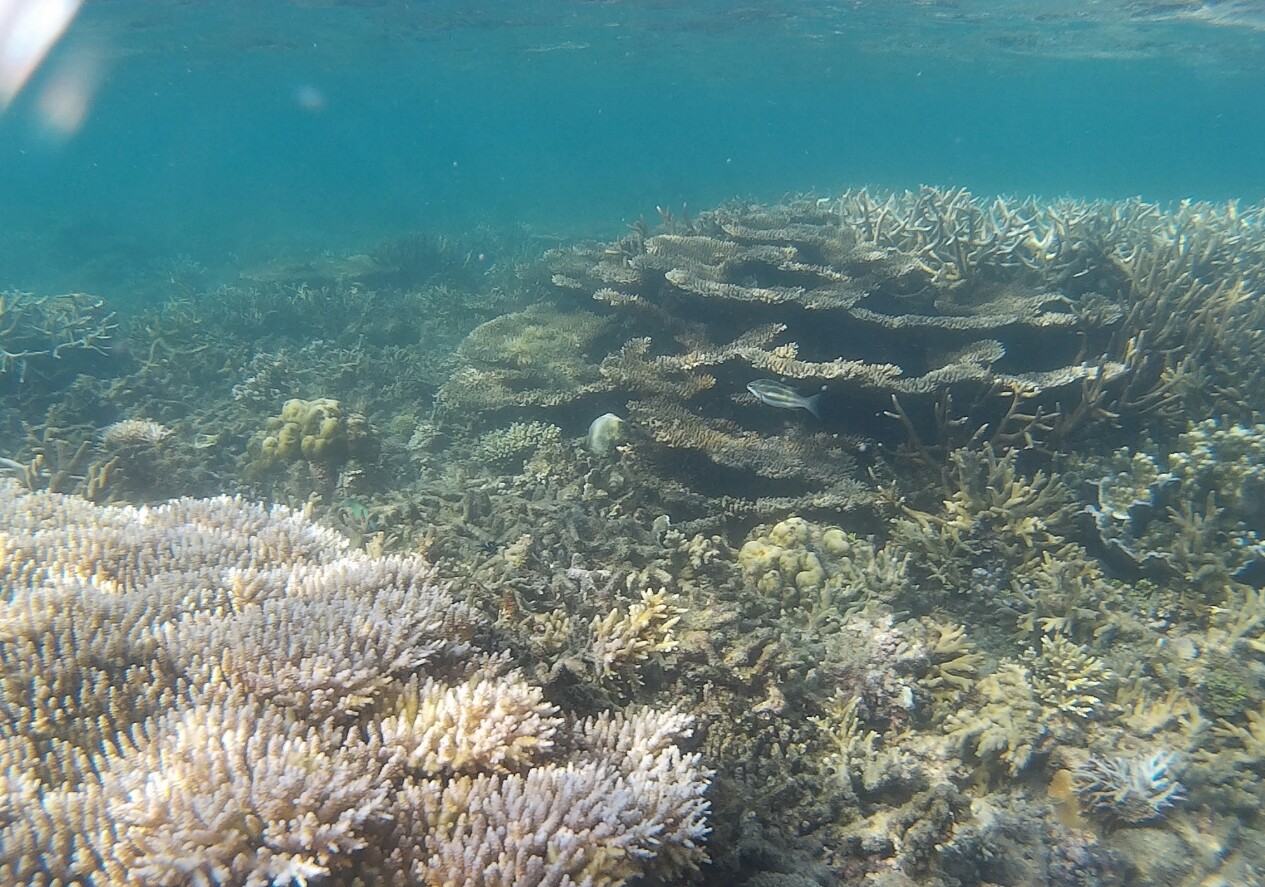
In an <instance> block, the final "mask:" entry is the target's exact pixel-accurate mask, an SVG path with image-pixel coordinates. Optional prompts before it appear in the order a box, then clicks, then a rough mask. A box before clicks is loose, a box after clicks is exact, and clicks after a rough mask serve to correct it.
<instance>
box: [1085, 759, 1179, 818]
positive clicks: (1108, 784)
mask: <svg viewBox="0 0 1265 887" xmlns="http://www.w3.org/2000/svg"><path fill="white" fill-rule="evenodd" d="M1176 765H1177V755H1176V754H1174V753H1173V752H1170V751H1160V752H1156V753H1155V754H1152V755H1147V756H1135V757H1125V756H1123V755H1120V756H1116V757H1110V758H1099V757H1091V758H1090V759H1089V760H1088V761H1086V762H1085V763H1084V764H1082V765H1081V766H1079V767H1077V768H1076V770H1075V771H1073V774H1072V785H1073V787H1074V789H1075V791H1076V794H1077V795H1078V796H1079V797H1080V799H1081V800H1082V801H1083V802H1084V803H1085V805H1086V806H1087V807H1089V808H1090V809H1091V810H1093V811H1095V812H1096V813H1099V814H1101V815H1103V816H1105V817H1108V818H1110V819H1114V820H1118V821H1119V822H1126V823H1140V822H1150V821H1151V820H1153V819H1158V818H1160V817H1161V816H1163V815H1164V813H1165V812H1167V811H1168V809H1169V808H1170V807H1172V806H1173V805H1174V804H1176V803H1178V802H1179V801H1181V800H1182V799H1183V798H1184V797H1185V789H1184V788H1183V786H1182V784H1181V783H1180V782H1178V781H1177V778H1176V777H1175V776H1174V774H1173V770H1174V769H1175V767H1176Z"/></svg>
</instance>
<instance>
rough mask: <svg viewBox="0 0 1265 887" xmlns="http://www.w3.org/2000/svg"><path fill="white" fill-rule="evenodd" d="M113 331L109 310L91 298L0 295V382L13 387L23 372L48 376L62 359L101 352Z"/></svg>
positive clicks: (114, 325)
mask: <svg viewBox="0 0 1265 887" xmlns="http://www.w3.org/2000/svg"><path fill="white" fill-rule="evenodd" d="M117 330H118V323H117V322H116V321H115V318H114V312H112V311H110V310H109V309H108V308H106V306H105V303H104V302H103V301H102V300H101V299H98V298H95V297H93V296H89V295H85V294H83V293H70V294H67V295H61V296H51V297H45V298H36V297H35V296H33V295H31V294H30V293H20V292H0V380H3V383H4V387H5V388H10V387H16V386H17V385H21V384H22V383H23V382H25V381H26V379H27V377H28V374H29V375H30V376H31V377H32V378H34V377H36V376H39V375H51V374H52V373H54V372H55V371H56V368H57V363H56V362H57V361H59V360H62V359H64V358H66V357H68V356H71V355H75V354H79V355H82V354H86V353H93V352H95V353H97V354H104V353H105V351H106V349H107V348H109V347H110V345H111V343H112V342H113V339H114V334H115V332H116V331H117Z"/></svg>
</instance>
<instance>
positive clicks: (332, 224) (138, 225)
mask: <svg viewBox="0 0 1265 887" xmlns="http://www.w3.org/2000/svg"><path fill="white" fill-rule="evenodd" d="M1174 12H1182V13H1184V14H1188V15H1194V14H1197V15H1198V16H1200V18H1198V19H1195V20H1182V21H1172V20H1169V19H1171V18H1172V15H1173V13H1174ZM1251 12H1252V10H1251V9H1250V8H1244V5H1243V4H1234V5H1233V6H1231V5H1227V4H1221V5H1212V6H1211V7H1201V8H1196V7H1195V6H1193V5H1188V4H1178V5H1176V6H1174V5H1172V4H1167V5H1159V6H1157V9H1155V10H1150V9H1147V8H1145V7H1143V6H1141V5H1139V4H1122V5H1121V6H1119V7H1118V8H1110V9H1103V8H1102V7H1101V6H1099V5H1086V6H1085V7H1084V8H1080V7H1079V5H1077V4H1061V5H1059V6H1058V7H1057V8H1055V9H1053V10H1052V11H1051V10H1044V11H1043V10H1042V9H1040V8H1039V7H1032V6H1029V5H1026V4H1020V5H1014V4H997V5H996V6H989V5H987V4H960V5H959V4H949V5H921V4H893V3H870V4H866V3H854V4H839V5H828V4H827V5H818V4H793V3H779V4H749V5H747V6H743V7H740V8H738V7H733V8H731V7H730V6H729V5H728V4H697V3H695V4H673V3H522V4H484V5H480V4H464V3H440V4H434V3H426V4H409V3H376V4H375V3H365V4H357V3H348V4H338V3H294V4H289V3H262V4H255V3H251V4H246V3H186V4H159V3H139V2H138V3H128V2H97V3H92V2H90V3H88V4H87V5H86V6H85V7H84V8H83V9H82V11H81V14H80V16H79V17H78V19H77V20H76V21H75V22H74V23H73V25H72V26H71V28H70V29H69V31H68V33H67V35H66V37H65V38H64V39H63V40H62V41H61V43H60V44H59V45H58V46H57V47H56V49H55V50H54V52H53V53H52V54H51V55H50V57H49V58H48V59H47V61H46V63H45V65H44V66H43V67H42V69H41V70H40V71H39V73H38V74H37V75H36V77H35V78H34V79H33V81H32V82H31V83H30V84H29V85H28V87H27V88H26V89H25V90H24V91H23V93H22V94H21V95H20V96H19V99H18V101H17V102H16V103H15V104H14V106H13V107H11V108H10V109H9V111H8V112H7V113H6V114H5V115H4V116H3V117H0V214H3V217H4V219H5V224H4V228H5V231H4V234H3V236H2V237H0V284H2V285H4V286H10V287H24V288H28V289H29V288H37V289H39V288H45V287H46V286H47V287H52V286H61V287H72V286H73V287H80V288H96V289H101V288H102V287H106V288H109V289H111V290H117V289H118V288H119V287H120V285H121V282H122V281H123V280H125V279H126V278H127V276H128V272H129V270H130V271H135V269H136V268H137V267H138V266H144V265H147V264H149V263H154V262H162V261H166V260H169V259H170V257H174V256H181V257H188V258H192V259H193V260H195V261H197V262H199V263H202V264H204V265H206V266H208V267H218V266H221V265H234V264H237V265H240V263H243V262H244V263H249V262H252V261H259V260H262V259H265V258H270V257H272V256H273V255H275V254H276V253H277V252H279V251H282V250H287V249H293V248H296V247H297V248H307V249H316V250H319V249H330V248H338V249H341V248H344V247H346V248H353V247H354V246H355V245H357V244H363V243H369V242H373V241H374V240H375V239H377V238H380V237H382V236H384V235H387V234H390V233H392V232H395V231H399V230H401V229H403V230H410V229H417V228H422V229H427V230H445V229H454V228H455V229H462V228H468V227H470V226H473V225H476V224H484V225H493V226H505V225H512V224H518V223H526V224H529V225H531V226H532V227H533V230H535V231H536V232H538V233H541V234H567V235H570V234H576V233H582V234H585V235H590V236H606V235H611V234H615V233H618V232H619V231H620V230H621V229H622V227H623V225H624V224H625V223H627V222H628V221H631V220H633V219H635V218H637V217H638V216H639V215H643V214H649V215H651V216H653V215H654V207H655V206H656V205H665V206H680V205H681V204H688V205H690V206H692V207H697V208H702V207H705V206H709V205H713V204H714V203H716V202H718V201H720V200H723V199H727V198H729V197H732V196H735V195H749V196H754V197H757V198H760V199H773V198H776V197H778V196H780V195H782V194H784V193H787V192H800V191H809V190H812V191H817V192H820V193H832V192H835V193H837V192H838V190H839V189H841V188H843V187H848V186H860V185H878V186H885V187H892V188H904V187H916V186H917V185H918V184H919V183H936V184H952V185H958V186H965V187H968V188H971V189H972V190H973V191H975V192H976V193H994V192H1006V193H1038V194H1044V195H1072V196H1083V197H1103V198H1113V197H1121V196H1127V195H1133V194H1140V195H1142V196H1144V197H1146V198H1148V199H1154V200H1169V199H1177V198H1185V197H1193V198H1200V199H1227V198H1241V199H1244V200H1257V199H1259V198H1260V197H1261V196H1262V194H1263V193H1265V118H1263V117H1262V115H1261V114H1260V112H1259V108H1260V107H1262V106H1265V32H1260V31H1257V30H1254V29H1253V27H1252V25H1254V24H1256V20H1255V19H1253V18H1252V17H1251ZM1161 13H1162V15H1161ZM1214 13H1216V14H1218V15H1221V16H1223V17H1224V16H1225V15H1227V14H1229V13H1233V14H1234V16H1235V17H1234V18H1233V20H1232V22H1231V23H1230V24H1229V25H1214V24H1210V23H1209V22H1208V21H1206V19H1209V18H1213V17H1215V16H1214ZM1201 19H1203V20H1201ZM63 76H69V77H71V78H72V79H76V78H77V80H78V82H80V83H82V85H83V89H84V91H85V92H86V93H87V94H88V96H89V98H88V100H87V111H86V115H85V117H84V119H83V121H82V123H81V124H80V125H79V126H78V127H77V128H75V129H73V131H68V132H67V131H61V132H59V131H57V130H55V129H53V128H51V127H50V126H49V124H48V121H47V119H46V117H45V115H44V113H43V111H42V108H43V107H44V106H45V101H46V98H47V97H48V95H49V94H50V93H52V92H53V89H54V87H55V86H56V85H57V83H58V82H59V81H60V80H61V79H62V78H63ZM108 294H109V295H112V296H114V297H116V298H117V297H119V296H121V295H123V294H122V293H120V292H109V293H108Z"/></svg>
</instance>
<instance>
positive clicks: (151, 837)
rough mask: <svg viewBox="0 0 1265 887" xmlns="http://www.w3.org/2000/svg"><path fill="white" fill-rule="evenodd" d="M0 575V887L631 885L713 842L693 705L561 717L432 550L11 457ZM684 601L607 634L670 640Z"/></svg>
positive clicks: (688, 859)
mask: <svg viewBox="0 0 1265 887" xmlns="http://www.w3.org/2000/svg"><path fill="white" fill-rule="evenodd" d="M0 584H2V585H3V592H0V714H2V715H3V717H0V884H5V885H8V884H46V885H53V884H71V883H76V884H92V885H93V887H122V885H128V887H131V885H142V887H144V885H173V887H174V885H179V887H184V885H188V884H202V885H210V884H215V885H218V887H274V885H275V887H279V885H283V884H285V885H289V884H305V883H308V882H314V881H317V880H319V881H320V883H321V884H323V885H328V887H339V885H345V887H351V885H355V884H364V883H370V882H372V883H383V884H393V885H394V884H399V885H402V887H407V885H420V884H435V883H445V884H463V883H468V884H476V883H477V884H481V885H486V887H494V885H507V887H508V885H513V887H535V885H543V884H555V885H563V884H576V885H579V884H585V883H591V884H594V885H598V884H601V885H608V887H618V885H621V884H624V883H626V882H627V881H628V880H630V879H632V878H635V877H639V876H643V875H645V876H653V877H668V876H672V875H676V874H679V873H683V872H685V871H688V870H690V869H693V868H695V867H696V866H697V865H698V864H699V863H700V862H701V861H703V860H704V859H705V854H704V852H703V848H702V841H703V839H704V837H705V836H706V834H707V826H706V814H707V811H708V802H707V800H706V799H705V798H704V792H705V790H706V788H707V785H708V782H709V780H710V777H711V774H710V773H709V772H708V771H707V770H706V769H705V768H704V767H702V765H701V761H700V758H699V756H698V755H697V754H691V753H686V752H683V751H682V750H681V749H680V748H679V746H678V744H677V743H678V742H679V740H680V739H681V738H682V737H685V736H688V735H689V731H690V726H691V721H690V719H689V718H688V717H686V716H684V715H681V714H678V713H675V712H668V713H660V712H654V711H650V710H643V711H641V712H637V713H633V714H625V715H621V714H614V715H612V714H607V715H603V716H600V717H598V718H595V719H593V720H589V721H582V722H574V721H571V722H568V720H567V719H566V718H564V717H563V716H562V715H561V713H560V712H559V711H558V710H557V709H556V708H555V707H554V706H553V705H552V704H550V703H548V702H546V701H545V700H544V693H543V691H542V689H541V688H540V687H537V686H535V685H533V684H531V683H529V682H528V681H527V679H526V678H525V677H524V676H523V675H522V673H520V672H517V671H514V670H512V669H511V668H510V667H509V663H508V660H507V658H506V657H504V656H497V655H489V654H487V653H484V652H481V651H479V650H478V649H477V645H476V644H475V639H476V637H477V636H478V635H479V634H480V630H481V628H482V626H483V623H482V620H481V617H479V616H478V615H477V614H476V613H475V612H474V611H473V610H471V609H470V608H469V607H467V606H465V605H463V604H461V603H459V602H457V601H455V600H453V598H452V597H451V595H450V594H449V593H448V591H447V589H446V588H444V587H443V586H440V585H437V584H436V582H435V576H434V571H433V570H432V568H431V567H430V566H429V565H428V564H427V563H426V562H425V561H422V560H421V559H419V558H372V557H368V556H366V555H364V554H362V553H358V552H353V551H350V550H349V547H348V544H347V541H346V540H345V539H343V538H342V537H340V536H338V535H337V534H334V533H330V532H329V531H326V530H322V529H320V528H319V527H317V526H316V525H314V524H312V523H311V522H310V521H309V520H308V519H307V518H306V517H304V516H303V515H301V514H297V513H294V512H291V511H288V510H286V509H267V508H261V507H259V506H254V505H248V504H245V503H243V502H241V501H239V500H236V499H228V498H218V499H212V500H179V501H175V502H170V503H168V504H166V505H162V506H159V507H156V508H143V509H135V508H126V507H125V508H103V507H98V506H95V505H92V504H91V503H88V502H85V501H84V500H80V499H75V498H71V497H65V496H60V495H57V494H52V493H46V492H39V493H29V492H27V491H24V490H22V489H20V488H19V487H17V486H16V485H15V484H13V483H11V482H4V481H0ZM673 601H674V596H672V595H668V594H666V593H663V592H660V593H648V594H647V596H646V597H645V598H643V601H642V603H641V604H640V605H636V606H634V607H633V608H632V609H630V611H629V612H628V613H627V614H623V615H622V618H616V619H614V620H613V624H616V625H624V627H625V628H627V629H628V632H627V633H626V634H625V633H623V632H615V633H614V635H612V637H616V636H618V637H626V638H627V639H629V640H630V642H631V646H630V647H627V649H630V650H632V651H633V653H634V654H640V655H650V654H651V653H652V652H654V651H662V650H665V649H670V648H671V646H672V645H673V644H674V640H673V638H672V634H671V628H672V626H673V625H674V624H675V621H676V619H677V618H678V616H677V614H676V608H675V604H674V603H673ZM621 649H623V648H621Z"/></svg>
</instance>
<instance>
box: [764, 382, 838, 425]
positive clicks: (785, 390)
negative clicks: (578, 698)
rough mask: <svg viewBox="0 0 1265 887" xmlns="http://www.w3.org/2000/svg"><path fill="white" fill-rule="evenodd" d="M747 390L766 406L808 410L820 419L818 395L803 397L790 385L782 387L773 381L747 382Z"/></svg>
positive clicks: (819, 397)
mask: <svg viewBox="0 0 1265 887" xmlns="http://www.w3.org/2000/svg"><path fill="white" fill-rule="evenodd" d="M747 390H748V391H750V392H751V393H752V394H754V395H755V396H756V399H757V400H758V401H760V403H762V404H765V405H766V406H771V407H777V408H778V409H783V410H808V412H810V413H812V414H813V415H814V416H816V417H817V418H818V419H820V418H821V409H820V407H821V395H820V394H814V395H813V396H812V397H805V396H804V395H802V394H800V393H799V392H798V391H796V390H795V389H794V388H792V387H791V386H790V385H783V384H782V383H781V382H776V381H774V380H773V379H756V380H755V381H754V382H748V383H747Z"/></svg>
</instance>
